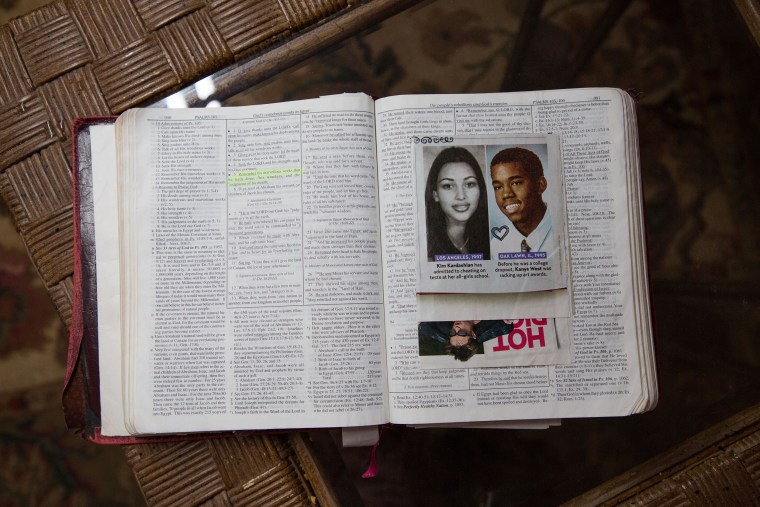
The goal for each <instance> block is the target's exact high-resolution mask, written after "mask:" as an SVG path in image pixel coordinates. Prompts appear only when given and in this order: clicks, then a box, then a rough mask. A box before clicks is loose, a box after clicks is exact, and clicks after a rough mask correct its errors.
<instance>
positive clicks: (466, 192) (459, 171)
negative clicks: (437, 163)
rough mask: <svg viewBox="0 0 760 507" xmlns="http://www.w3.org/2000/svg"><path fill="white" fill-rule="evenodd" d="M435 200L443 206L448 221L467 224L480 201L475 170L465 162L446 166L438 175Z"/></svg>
mask: <svg viewBox="0 0 760 507" xmlns="http://www.w3.org/2000/svg"><path fill="white" fill-rule="evenodd" d="M433 198H434V199H435V201H436V202H437V203H438V204H439V205H440V206H441V211H443V214H444V215H446V220H448V221H452V222H467V220H469V219H470V217H472V215H473V214H475V211H476V210H477V208H478V200H479V199H480V187H479V186H478V179H477V177H476V176H475V170H474V169H473V168H472V167H470V165H469V164H466V163H465V162H451V163H448V164H445V165H444V166H443V167H442V168H441V172H440V173H438V181H437V182H436V186H435V191H434V192H433Z"/></svg>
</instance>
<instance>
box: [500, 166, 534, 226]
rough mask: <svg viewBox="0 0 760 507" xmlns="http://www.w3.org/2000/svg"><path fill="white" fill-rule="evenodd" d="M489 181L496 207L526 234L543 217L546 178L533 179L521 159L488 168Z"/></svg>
mask: <svg viewBox="0 0 760 507" xmlns="http://www.w3.org/2000/svg"><path fill="white" fill-rule="evenodd" d="M491 182H492V184H493V190H494V195H495V197H496V203H497V204H498V205H499V209H501V211H502V213H504V214H505V215H506V216H507V218H509V220H510V221H511V222H512V223H513V224H514V225H515V227H517V229H518V230H519V231H520V232H521V233H523V235H526V236H527V235H528V234H529V233H530V232H532V231H533V230H534V229H535V228H536V227H537V226H538V224H539V223H540V222H541V219H542V218H543V217H544V211H545V210H546V205H545V204H544V201H543V200H542V199H541V194H543V193H544V190H546V179H545V178H544V177H543V176H540V177H538V178H536V179H533V178H531V177H530V175H529V174H528V173H527V171H525V168H524V167H523V164H522V163H520V162H507V163H503V164H496V165H494V166H493V167H492V168H491Z"/></svg>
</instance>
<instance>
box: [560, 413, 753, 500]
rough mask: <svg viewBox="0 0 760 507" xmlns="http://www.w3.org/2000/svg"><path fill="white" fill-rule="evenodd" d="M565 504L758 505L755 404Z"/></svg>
mask: <svg viewBox="0 0 760 507" xmlns="http://www.w3.org/2000/svg"><path fill="white" fill-rule="evenodd" d="M564 505H565V506H566V507H585V506H587V505H610V506H612V505H642V506H643V505H671V506H676V505H760V405H755V406H754V407H752V408H749V409H747V410H745V411H742V412H740V413H738V414H736V415H734V416H732V417H730V418H728V419H726V420H725V421H723V422H721V423H720V424H717V425H715V426H713V427H711V428H708V429H707V430H705V431H703V432H701V433H699V434H697V435H695V436H693V437H691V438H690V439H688V440H686V441H685V442H683V443H682V444H680V445H678V446H677V447H675V448H673V449H671V450H669V451H668V452H665V453H663V454H661V455H659V456H657V457H655V458H653V459H651V460H649V461H647V462H645V463H642V464H641V465H639V466H637V467H635V468H633V469H631V470H629V471H628V472H626V473H624V474H621V475H620V476H618V477H615V478H614V479H611V480H609V481H607V482H605V483H604V484H601V485H599V486H598V487H596V488H594V489H592V490H590V491H588V492H586V493H584V494H583V495H581V496H579V497H577V498H575V499H573V500H571V501H570V502H567V503H566V504H564Z"/></svg>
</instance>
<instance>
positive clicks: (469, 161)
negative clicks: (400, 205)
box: [423, 146, 490, 262]
mask: <svg viewBox="0 0 760 507" xmlns="http://www.w3.org/2000/svg"><path fill="white" fill-rule="evenodd" d="M437 150H440V151H439V152H438V153H437V154H435V155H434V156H435V158H434V159H433V162H432V164H430V171H429V172H428V175H427V179H426V184H425V196H424V197H425V220H426V222H425V223H426V232H427V257H428V261H431V262H433V261H435V260H436V256H437V255H438V256H440V255H457V254H481V255H482V256H483V257H482V259H483V260H488V259H490V247H489V240H488V236H489V223H488V195H487V188H486V181H485V178H484V176H483V170H482V168H481V167H482V165H483V162H484V161H485V159H484V156H485V151H484V149H483V146H468V147H464V146H451V147H447V148H443V149H441V147H425V148H423V160H424V158H430V157H432V156H433V154H434V153H435V151H437ZM473 151H475V152H479V158H480V160H481V162H478V158H476V156H475V155H474V154H473Z"/></svg>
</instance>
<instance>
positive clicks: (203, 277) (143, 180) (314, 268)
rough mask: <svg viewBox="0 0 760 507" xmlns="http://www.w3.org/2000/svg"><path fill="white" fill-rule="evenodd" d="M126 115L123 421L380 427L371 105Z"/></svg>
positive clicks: (135, 427) (205, 427)
mask: <svg viewBox="0 0 760 507" xmlns="http://www.w3.org/2000/svg"><path fill="white" fill-rule="evenodd" d="M122 121H123V125H122V124H120V128H121V129H122V131H123V132H129V131H131V132H133V135H132V137H131V138H132V139H134V142H133V143H132V144H131V145H127V147H126V148H125V152H124V159H125V162H124V166H125V167H126V168H127V172H130V173H131V176H130V177H126V178H125V179H124V182H125V184H124V185H123V186H122V188H120V191H121V192H122V194H123V195H125V199H124V201H125V204H126V209H125V213H124V215H123V220H124V222H125V226H124V230H123V231H122V239H123V241H124V242H125V245H126V248H127V249H128V251H129V264H128V268H127V276H126V278H128V279H130V280H131V282H130V283H131V284H132V285H131V289H130V292H131V294H130V295H131V296H134V295H135V294H136V293H138V292H139V298H138V299H137V300H135V301H132V302H131V303H130V302H129V301H128V302H125V303H123V310H124V317H125V320H129V321H130V322H131V326H132V328H131V329H127V331H128V332H129V335H128V336H127V337H126V340H127V347H126V348H127V349H128V354H129V355H130V357H133V358H134V360H132V361H130V363H129V364H128V365H127V377H128V382H127V383H126V395H125V398H126V400H127V401H126V403H127V404H128V407H127V408H128V410H126V412H127V427H128V428H130V431H131V432H133V433H139V434H150V433H162V432H164V433H165V432H175V433H176V432H191V431H192V432H195V431H219V430H243V429H270V428H298V427H321V426H354V425H369V424H378V423H382V422H385V421H386V420H387V407H386V395H385V384H386V380H385V359H384V343H383V335H384V331H383V326H384V322H383V313H384V312H383V299H382V284H381V276H380V245H379V241H380V235H379V225H378V203H377V182H376V178H377V173H376V164H375V139H374V104H373V102H372V100H371V99H370V98H369V97H367V96H366V95H360V94H352V95H344V96H334V97H329V98H323V99H315V100H309V101H299V102H291V103H284V104H273V105H262V106H249V107H242V108H221V109H192V110H190V109H184V110H166V109H143V110H137V111H136V112H134V113H133V115H127V116H125V117H123V119H122ZM123 141H124V142H125V143H126V140H123ZM130 202H133V203H134V204H133V209H132V210H131V211H130V209H129V206H130V204H129V203H130Z"/></svg>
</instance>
